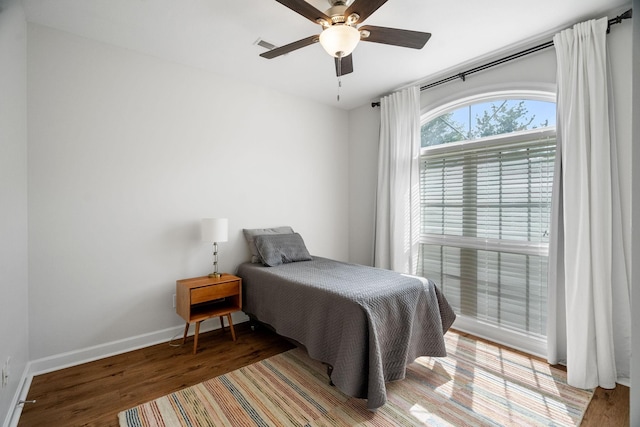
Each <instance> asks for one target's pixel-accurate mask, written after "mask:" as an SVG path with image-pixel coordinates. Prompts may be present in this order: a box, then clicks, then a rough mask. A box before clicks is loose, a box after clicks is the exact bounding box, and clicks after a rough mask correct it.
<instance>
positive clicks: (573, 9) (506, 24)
mask: <svg viewBox="0 0 640 427" xmlns="http://www.w3.org/2000/svg"><path fill="white" fill-rule="evenodd" d="M307 1H308V2H309V3H311V4H312V5H314V6H315V7H316V8H317V9H320V10H322V11H325V10H326V9H327V8H328V7H329V3H328V2H327V1H326V0H307ZM22 3H23V5H24V8H25V11H26V14H27V20H28V21H29V22H35V23H38V24H42V25H46V26H50V27H53V28H57V29H60V30H64V31H68V32H70V33H74V34H77V35H80V36H84V37H87V38H91V39H95V40H98V41H102V42H106V43H110V44H113V45H116V46H120V47H124V48H127V49H131V50H134V51H138V52H141V53H145V54H149V55H152V56H155V57H158V58H163V59H166V60H169V61H173V62H177V63H180V64H184V65H188V66H193V67H197V68H202V69H207V70H211V71H214V72H216V73H219V74H224V75H232V76H235V77H237V78H239V79H241V80H242V81H245V82H251V83H254V84H258V85H263V86H268V87H271V88H274V89H277V90H279V91H283V92H287V93H290V94H294V95H296V96H301V97H304V98H308V99H311V100H314V101H317V102H321V103H325V104H328V105H333V106H336V107H339V108H343V109H347V110H348V109H351V108H354V107H357V106H360V105H363V104H365V103H368V102H369V101H371V100H375V99H377V98H378V97H379V96H381V95H384V94H386V93H389V92H390V91H393V90H394V89H397V88H399V87H402V86H405V85H407V84H409V83H413V82H416V81H424V80H425V79H428V78H429V77H433V76H436V75H439V74H441V73H442V72H443V71H444V70H454V69H455V67H456V66H462V64H467V63H469V62H470V61H472V60H473V59H474V58H478V57H483V56H487V55H489V54H491V53H494V52H500V51H504V50H505V49H508V48H513V47H515V46H517V47H521V46H523V47H526V46H528V45H529V44H532V43H538V42H541V41H547V40H549V39H550V38H551V35H552V34H553V33H554V32H556V31H558V30H561V29H563V28H566V27H569V26H571V25H573V24H574V23H576V22H580V21H583V20H586V19H590V18H598V17H601V16H604V15H605V14H606V13H610V15H611V12H612V11H613V12H615V13H616V14H619V13H620V12H621V11H623V10H624V9H626V8H628V7H630V6H631V2H630V1H628V0H536V1H531V0H526V1H525V0H449V1H442V0H441V1H435V0H389V1H388V2H387V3H386V4H384V5H383V6H382V7H381V8H380V9H378V10H377V11H376V12H375V13H373V14H372V15H371V16H370V17H369V18H368V19H367V20H366V21H365V24H367V25H377V26H383V27H393V28H402V29H409V30H417V31H424V32H430V33H432V37H431V39H430V40H429V42H428V43H427V44H426V46H425V47H424V48H423V49H421V50H415V49H407V48H402V47H395V46H387V45H383V44H378V43H360V44H359V45H358V46H357V47H356V50H355V51H354V54H353V63H354V72H353V73H351V74H348V75H346V76H344V77H343V78H342V88H341V89H340V94H341V99H340V101H339V102H338V101H337V100H336V95H337V93H338V83H337V78H336V76H335V69H334V64H333V58H331V57H330V56H329V55H327V54H326V53H325V52H324V50H323V49H322V47H321V46H320V45H318V44H315V45H311V46H308V47H305V48H302V49H300V50H297V51H295V52H292V53H289V54H287V55H285V56H281V57H278V58H275V59H270V60H269V59H264V58H261V57H260V56H259V54H260V53H262V52H264V49H263V48H261V47H259V46H257V45H255V42H256V41H257V40H258V39H259V38H262V39H264V40H265V41H267V42H270V43H272V44H275V45H277V46H282V45H284V44H287V43H290V42H293V41H296V40H299V39H302V38H305V37H308V36H310V35H313V34H319V33H320V29H321V28H320V26H318V25H315V24H313V23H312V22H310V21H309V20H307V19H306V18H304V17H302V16H300V15H298V14H296V13H295V12H293V11H291V10H290V9H288V8H287V7H285V6H283V5H281V4H280V3H277V2H276V1H275V0H227V1H222V0H22ZM609 17H610V18H611V17H613V15H611V16H609ZM545 37H546V39H544V38H545ZM543 39H544V40H543ZM458 71H462V70H458Z"/></svg>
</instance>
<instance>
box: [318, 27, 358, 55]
mask: <svg viewBox="0 0 640 427" xmlns="http://www.w3.org/2000/svg"><path fill="white" fill-rule="evenodd" d="M359 41H360V32H359V31H358V30H357V29H355V28H354V27H352V26H350V25H345V24H336V25H332V26H331V27H329V28H325V29H324V30H323V31H322V33H320V44H321V45H322V47H323V48H324V50H326V51H327V53H328V54H329V55H331V56H334V57H336V58H341V57H345V56H348V55H350V54H351V52H353V50H354V49H355V48H356V46H357V45H358V42H359Z"/></svg>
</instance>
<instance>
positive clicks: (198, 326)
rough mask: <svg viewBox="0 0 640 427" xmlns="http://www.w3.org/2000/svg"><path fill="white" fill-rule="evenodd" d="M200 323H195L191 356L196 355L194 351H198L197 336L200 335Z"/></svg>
mask: <svg viewBox="0 0 640 427" xmlns="http://www.w3.org/2000/svg"><path fill="white" fill-rule="evenodd" d="M201 322H202V320H201V321H200V322H196V334H195V335H194V336H193V354H196V350H197V349H198V334H199V333H200V323H201Z"/></svg>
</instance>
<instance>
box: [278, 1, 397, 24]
mask: <svg viewBox="0 0 640 427" xmlns="http://www.w3.org/2000/svg"><path fill="white" fill-rule="evenodd" d="M278 1H280V0H278ZM386 2H387V0H355V1H354V2H353V3H352V4H351V6H349V7H348V8H347V10H346V11H345V12H344V17H345V18H346V17H348V16H349V15H351V14H352V13H357V14H358V16H360V18H359V19H358V21H357V22H358V23H362V21H364V20H365V19H367V18H368V17H369V16H370V15H371V14H372V13H373V12H375V11H376V10H378V8H379V7H380V6H382V5H383V4H385V3H386Z"/></svg>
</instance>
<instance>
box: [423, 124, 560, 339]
mask: <svg viewBox="0 0 640 427" xmlns="http://www.w3.org/2000/svg"><path fill="white" fill-rule="evenodd" d="M555 144H556V142H555V130H553V129H551V130H546V131H535V132H531V131H529V132H523V133H520V134H511V135H506V136H498V137H493V138H489V139H484V140H479V141H474V142H467V143H463V144H445V145H440V146H436V147H429V148H426V149H424V150H423V154H422V156H421V167H420V193H421V194H420V195H421V220H422V224H421V247H420V260H421V262H420V265H419V274H421V275H422V276H424V277H428V278H431V279H432V280H434V281H436V282H437V283H439V284H440V286H441V288H442V290H443V292H444V294H445V296H446V297H447V300H448V301H449V302H450V303H451V305H452V306H453V307H454V309H455V310H456V311H457V312H458V313H460V314H462V315H465V316H470V317H473V318H475V319H477V320H479V321H482V322H485V323H489V324H493V325H495V326H499V327H501V328H506V329H510V330H513V331H517V332H521V333H524V334H528V335H533V336H536V337H544V336H545V335H546V299H547V286H546V282H547V254H548V235H549V233H548V230H549V220H550V212H551V187H552V181H553V166H554V160H555Z"/></svg>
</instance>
